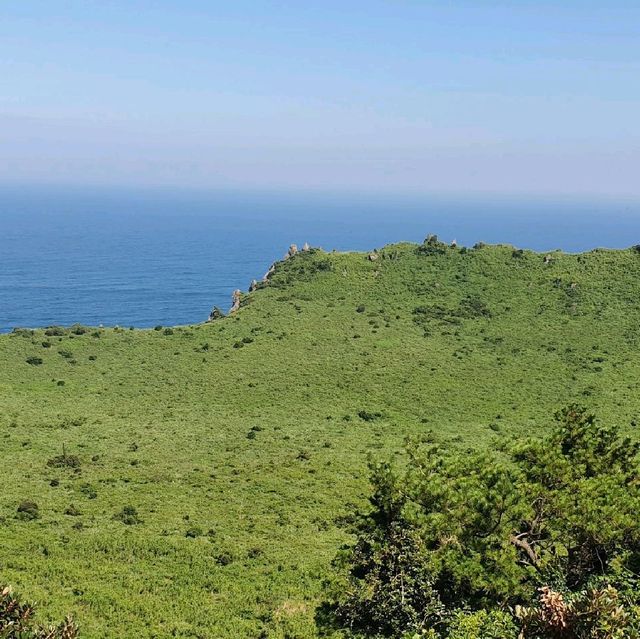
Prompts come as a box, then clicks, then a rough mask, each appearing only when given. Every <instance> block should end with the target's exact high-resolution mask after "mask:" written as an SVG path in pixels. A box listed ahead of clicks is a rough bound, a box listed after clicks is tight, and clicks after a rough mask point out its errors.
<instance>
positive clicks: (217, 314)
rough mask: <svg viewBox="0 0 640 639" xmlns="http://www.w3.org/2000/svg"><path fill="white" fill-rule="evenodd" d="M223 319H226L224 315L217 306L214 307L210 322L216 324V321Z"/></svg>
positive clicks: (210, 314)
mask: <svg viewBox="0 0 640 639" xmlns="http://www.w3.org/2000/svg"><path fill="white" fill-rule="evenodd" d="M223 317H224V313H223V312H222V311H221V310H220V309H219V308H218V307H217V306H214V307H213V309H212V310H211V313H209V321H210V322H214V321H215V320H217V319H221V318H223Z"/></svg>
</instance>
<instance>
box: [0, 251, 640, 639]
mask: <svg viewBox="0 0 640 639" xmlns="http://www.w3.org/2000/svg"><path fill="white" fill-rule="evenodd" d="M639 351H640V254H639V253H638V252H637V251H636V250H634V249H629V250H621V251H605V250H595V251H592V252H590V253H585V254H580V255H567V254H563V253H561V252H554V253H551V254H549V255H542V254H537V253H532V252H528V251H524V252H522V251H517V250H514V249H513V248H512V247H508V246H481V247H478V248H474V249H469V250H467V249H464V248H459V247H455V248H451V247H445V246H444V245H440V244H439V243H437V242H435V241H432V242H430V243H425V244H424V245H420V246H418V245H413V244H398V245H391V246H387V247H385V248H384V249H381V250H379V251H378V252H377V254H376V259H374V260H370V259H368V256H367V255H366V254H360V253H347V254H338V253H324V252H321V251H311V252H308V253H302V254H298V255H297V256H295V257H294V258H292V259H289V260H287V261H286V262H282V263H279V264H278V265H277V268H276V272H275V274H274V275H273V276H272V277H271V279H270V281H269V283H268V285H264V286H261V287H260V288H259V289H258V290H257V291H255V292H253V293H251V294H249V295H246V296H245V297H244V298H243V303H242V308H241V309H240V310H239V311H238V312H237V313H235V314H234V315H232V316H229V317H226V318H224V319H220V320H216V321H214V322H211V323H208V324H202V325H194V326H185V327H174V328H171V329H165V328H162V329H160V330H128V329H88V330H86V331H85V329H83V328H81V327H78V328H76V329H73V330H71V329H65V330H55V329H54V330H49V331H45V330H37V331H30V330H20V331H16V332H14V333H13V334H11V335H2V336H0V442H1V446H0V482H1V485H2V487H3V488H2V490H1V491H0V578H1V581H2V582H8V583H11V584H13V585H14V586H15V587H16V588H17V589H19V590H20V591H21V592H22V593H23V594H25V595H27V596H28V597H29V598H31V599H37V600H38V601H39V602H40V604H41V607H40V608H41V609H40V613H39V614H40V616H41V617H42V618H44V619H46V618H47V617H50V618H61V617H62V616H63V615H64V614H65V613H66V612H67V611H72V612H73V614H74V616H75V617H76V618H77V619H78V621H79V623H80V624H81V628H82V631H83V636H84V637H92V638H93V637H133V636H135V637H141V638H142V637H166V636H176V637H280V638H284V637H313V636H315V632H314V622H313V617H314V609H315V606H316V605H317V603H318V601H319V600H320V598H321V597H322V580H323V578H324V577H325V576H326V575H327V573H328V571H329V569H330V562H331V559H332V558H333V556H334V555H335V553H336V551H337V549H338V548H339V546H340V545H341V544H342V543H344V542H345V541H347V539H348V537H347V536H346V534H345V532H344V530H343V528H341V526H340V521H341V519H342V518H344V516H345V515H348V514H349V513H351V512H353V510H354V508H356V507H357V506H358V505H360V504H362V503H364V499H365V497H366V494H367V470H366V463H367V457H368V455H373V456H374V457H375V458H383V457H389V456H391V455H398V456H401V455H402V451H403V441H404V439H405V438H406V437H407V436H412V437H420V438H430V439H434V440H437V441H441V442H443V443H446V444H447V445H450V446H457V447H462V448H467V447H473V448H475V447H482V446H485V445H487V444H488V443H491V442H494V441H496V440H498V439H502V438H518V437H523V436H527V435H535V434H539V433H541V432H543V431H544V429H545V428H546V426H547V424H549V422H550V418H551V414H552V412H553V411H554V410H556V409H557V408H559V407H561V406H563V405H564V404H566V403H568V402H570V401H578V402H581V403H583V404H586V405H587V406H589V408H592V409H593V410H594V411H596V412H597V414H598V415H599V416H601V417H602V418H604V419H607V420H609V421H612V422H617V423H619V424H621V425H623V426H624V427H625V428H626V429H628V430H629V431H631V432H632V431H633V430H634V428H636V423H637V422H638V420H640V393H638V386H639V383H640V381H639V380H640V359H639V357H638V354H639ZM24 501H33V502H36V504H37V506H38V510H37V515H38V516H37V518H33V519H30V517H31V515H32V514H35V513H34V512H33V509H31V510H30V511H29V512H27V513H25V512H23V513H17V509H18V507H19V505H20V504H21V503H22V502H24ZM134 511H135V512H134Z"/></svg>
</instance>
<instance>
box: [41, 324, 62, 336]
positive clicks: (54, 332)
mask: <svg viewBox="0 0 640 639" xmlns="http://www.w3.org/2000/svg"><path fill="white" fill-rule="evenodd" d="M44 334H45V335H47V337H63V336H64V335H66V334H67V331H66V329H65V328H64V327H63V326H48V327H47V328H46V329H45V331H44Z"/></svg>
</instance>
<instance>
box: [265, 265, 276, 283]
mask: <svg viewBox="0 0 640 639" xmlns="http://www.w3.org/2000/svg"><path fill="white" fill-rule="evenodd" d="M275 272H276V265H275V264H272V265H271V266H270V267H269V270H268V271H267V272H266V273H265V274H264V277H263V278H262V281H263V282H268V281H269V278H270V277H271V276H272V275H273V274H274V273H275Z"/></svg>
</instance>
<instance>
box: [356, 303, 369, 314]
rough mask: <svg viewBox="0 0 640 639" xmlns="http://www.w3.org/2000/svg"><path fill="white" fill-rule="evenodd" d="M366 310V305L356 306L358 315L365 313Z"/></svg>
mask: <svg viewBox="0 0 640 639" xmlns="http://www.w3.org/2000/svg"><path fill="white" fill-rule="evenodd" d="M366 310H367V309H366V307H365V305H364V304H360V306H356V313H364V312H365V311H366Z"/></svg>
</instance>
